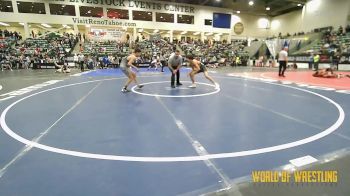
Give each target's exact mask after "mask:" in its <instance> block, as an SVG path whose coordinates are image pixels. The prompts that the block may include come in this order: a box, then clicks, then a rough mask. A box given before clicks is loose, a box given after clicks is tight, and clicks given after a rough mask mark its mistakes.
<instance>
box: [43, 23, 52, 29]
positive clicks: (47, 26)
mask: <svg viewBox="0 0 350 196" xmlns="http://www.w3.org/2000/svg"><path fill="white" fill-rule="evenodd" d="M41 26H43V27H46V28H51V27H52V26H50V25H48V24H45V23H42V24H41Z"/></svg>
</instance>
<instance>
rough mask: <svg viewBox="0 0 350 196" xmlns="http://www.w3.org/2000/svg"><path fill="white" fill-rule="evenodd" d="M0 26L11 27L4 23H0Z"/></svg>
mask: <svg viewBox="0 0 350 196" xmlns="http://www.w3.org/2000/svg"><path fill="white" fill-rule="evenodd" d="M0 25H3V26H6V27H8V26H10V25H9V24H7V23H4V22H0Z"/></svg>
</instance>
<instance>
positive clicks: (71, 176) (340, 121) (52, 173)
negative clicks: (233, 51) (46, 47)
mask: <svg viewBox="0 0 350 196" xmlns="http://www.w3.org/2000/svg"><path fill="white" fill-rule="evenodd" d="M51 72H52V70H46V71H41V73H40V72H38V71H20V72H16V71H14V72H11V73H10V72H6V73H5V72H2V73H0V76H1V78H0V82H1V83H0V84H1V85H2V90H0V100H1V101H0V111H1V117H0V123H1V127H2V131H1V132H0V145H1V148H0V168H1V170H0V195H6V196H12V195H20V196H22V195H26V196H32V195H33V196H38V195H84V196H89V195H104V196H109V195H111V196H112V195H113V196H114V195H161V196H164V195H200V194H208V195H211V194H219V195H221V194H222V195H225V194H227V195H259V194H258V191H256V190H255V189H256V188H257V187H254V185H249V180H248V181H247V179H248V178H249V175H250V174H251V172H252V171H253V170H271V169H277V168H286V166H290V162H289V161H290V160H292V159H296V158H299V157H303V156H307V155H310V156H312V157H314V158H316V159H318V162H317V163H316V164H313V165H311V166H312V167H322V166H324V164H330V163H332V164H333V165H331V166H329V168H328V167H326V169H328V170H330V169H337V170H339V171H343V170H344V169H348V167H346V166H344V165H342V166H339V165H338V166H336V163H343V162H346V161H344V160H343V159H345V160H349V158H347V157H348V152H349V148H350V129H349V127H350V121H349V116H348V114H349V113H350V95H349V94H350V93H349V91H345V90H350V79H348V78H344V79H339V80H338V81H337V82H329V81H331V80H337V79H322V81H316V82H315V81H312V82H310V81H305V80H303V78H305V77H307V76H306V74H309V72H304V71H302V72H293V73H288V74H289V76H288V74H287V78H286V79H282V80H281V81H278V80H279V79H280V78H277V77H275V75H274V74H275V73H274V72H271V70H268V71H264V72H261V71H258V72H252V71H251V70H232V69H225V70H224V71H220V70H214V71H210V74H211V75H212V76H213V77H214V79H215V80H216V81H217V82H218V83H219V84H220V87H221V88H220V89H219V90H215V89H214V87H213V86H212V85H211V84H210V83H209V82H208V81H207V80H205V78H204V77H203V76H202V75H199V76H198V77H197V79H198V82H199V83H198V87H197V89H189V88H187V86H188V85H189V84H190V83H189V78H188V77H187V74H186V73H187V72H188V70H185V69H184V70H183V72H182V82H183V84H184V85H183V86H181V87H180V88H177V89H171V88H169V86H170V84H169V73H168V72H165V73H159V72H154V71H147V70H142V71H141V72H140V73H139V81H140V83H143V84H145V87H144V88H143V89H142V90H138V89H136V88H133V92H131V93H128V94H122V93H121V92H120V89H121V87H122V85H123V83H124V82H125V77H124V76H123V75H122V74H121V72H120V71H119V70H113V69H108V70H97V71H93V72H87V73H85V74H83V75H81V74H79V73H78V74H76V73H72V74H71V75H70V76H64V74H62V75H61V74H58V75H54V74H52V73H51ZM7 73H10V74H7ZM47 81H50V82H47ZM339 81H340V82H339ZM35 84H39V85H36V86H34V87H33V85H35ZM40 84H42V85H40ZM325 84H326V85H325ZM28 86H31V87H30V88H27V89H22V90H20V91H18V89H21V88H24V87H28ZM320 86H321V87H320ZM322 86H323V87H322ZM340 160H342V162H339V161H340ZM297 169H298V168H297ZM344 172H345V171H344ZM340 175H344V176H346V175H347V174H346V173H344V174H340ZM342 180H344V181H342ZM345 180H346V177H344V178H343V179H342V178H341V176H340V180H339V183H338V185H337V186H336V187H327V189H329V191H331V192H332V194H331V195H343V194H340V193H350V189H349V187H348V186H347V185H346V184H348V182H349V181H348V180H349V179H347V181H345ZM243 183H248V185H245V187H249V186H253V187H251V188H250V189H249V190H250V191H244V188H242V187H240V185H242V184H243ZM264 188H265V189H266V188H268V189H269V188H271V187H264ZM272 188H273V187H272ZM313 188H314V190H321V189H319V188H317V187H313ZM220 190H221V191H220ZM253 190H254V191H253ZM271 190H273V189H271ZM222 191H224V192H222ZM271 192H272V191H271ZM313 193H315V195H319V192H311V193H310V192H309V193H308V194H306V195H313ZM323 193H324V192H323ZM269 195H274V194H273V192H272V193H269ZM276 195H279V194H276Z"/></svg>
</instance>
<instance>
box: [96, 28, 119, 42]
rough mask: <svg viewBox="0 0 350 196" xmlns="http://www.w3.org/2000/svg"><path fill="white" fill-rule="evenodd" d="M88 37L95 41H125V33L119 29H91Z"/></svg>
mask: <svg viewBox="0 0 350 196" xmlns="http://www.w3.org/2000/svg"><path fill="white" fill-rule="evenodd" d="M89 34H90V36H91V38H92V39H96V40H101V39H102V40H117V41H123V40H125V39H126V33H125V31H122V30H119V29H91V30H90V33H89Z"/></svg>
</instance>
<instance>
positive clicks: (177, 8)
mask: <svg viewBox="0 0 350 196" xmlns="http://www.w3.org/2000/svg"><path fill="white" fill-rule="evenodd" d="M51 1H57V0H51ZM58 1H60V2H64V0H58ZM66 2H69V3H80V4H85V5H86V4H90V5H93V6H96V5H102V6H104V5H107V6H116V7H124V8H140V9H148V10H166V11H173V12H183V13H194V11H195V9H194V7H192V6H187V5H179V4H169V3H158V2H148V1H136V0H66Z"/></svg>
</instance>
